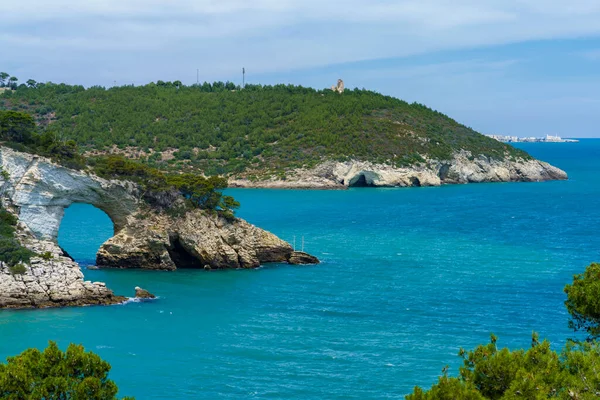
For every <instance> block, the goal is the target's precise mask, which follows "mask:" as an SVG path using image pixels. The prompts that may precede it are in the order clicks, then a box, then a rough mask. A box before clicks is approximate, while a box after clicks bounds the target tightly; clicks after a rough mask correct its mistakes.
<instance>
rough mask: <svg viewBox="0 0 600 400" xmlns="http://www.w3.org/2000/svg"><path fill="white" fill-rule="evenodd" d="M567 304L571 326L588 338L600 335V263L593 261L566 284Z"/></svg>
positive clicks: (595, 337) (593, 338)
mask: <svg viewBox="0 0 600 400" xmlns="http://www.w3.org/2000/svg"><path fill="white" fill-rule="evenodd" d="M565 293H566V294H567V301H566V302H565V305H566V307H567V311H568V312H569V314H570V315H571V320H570V321H569V326H570V327H571V328H573V329H574V330H576V331H577V330H582V331H585V332H586V333H587V334H588V340H595V339H598V337H599V336H600V264H598V263H592V264H591V265H590V266H589V267H587V268H586V270H585V272H584V273H583V274H578V275H575V276H574V277H573V283H572V284H570V285H567V286H565Z"/></svg>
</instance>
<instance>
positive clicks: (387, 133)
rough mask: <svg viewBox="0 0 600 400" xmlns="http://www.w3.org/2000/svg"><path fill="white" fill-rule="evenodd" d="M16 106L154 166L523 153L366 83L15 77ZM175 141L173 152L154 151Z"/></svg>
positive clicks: (85, 141) (398, 160)
mask: <svg viewBox="0 0 600 400" xmlns="http://www.w3.org/2000/svg"><path fill="white" fill-rule="evenodd" d="M2 107H5V108H12V107H23V108H24V109H26V110H29V112H32V113H35V114H36V118H37V120H38V122H39V124H41V125H44V124H50V126H52V127H54V128H55V129H56V130H57V131H59V132H61V134H62V135H63V136H64V138H66V139H72V140H75V141H76V142H77V144H78V145H79V146H82V147H84V148H89V149H108V148H111V147H112V146H113V145H115V144H116V145H117V146H118V147H119V148H121V149H122V150H126V149H127V148H130V147H133V148H136V149H146V150H147V149H152V151H149V152H147V153H146V156H149V157H148V159H147V162H148V163H150V164H152V165H154V166H156V167H159V168H160V169H163V170H168V169H172V170H177V171H181V170H182V169H186V168H187V169H189V170H198V169H199V170H202V171H203V172H204V173H205V174H207V175H214V174H227V173H232V174H239V173H242V172H245V171H251V170H257V171H261V172H262V171H271V172H275V173H279V172H281V171H282V170H285V169H288V168H293V167H299V166H312V165H314V164H315V163H317V162H319V161H321V160H322V159H323V158H329V159H336V160H346V159H349V158H353V159H360V160H370V161H375V162H388V163H392V164H395V165H409V164H416V163H420V162H422V161H423V158H422V156H428V157H432V158H436V159H447V158H449V157H451V155H452V153H453V151H456V150H458V149H466V150H470V151H471V152H472V153H473V155H474V156H479V155H484V156H486V157H490V158H495V159H504V158H505V157H507V156H516V157H523V158H529V156H528V155H527V154H526V153H524V152H522V151H520V150H517V149H515V148H513V147H512V146H507V145H505V144H502V143H500V142H497V141H495V140H493V139H490V138H487V137H485V136H483V135H480V134H478V133H477V132H475V131H473V130H472V129H470V128H467V127H465V126H463V125H461V124H459V123H457V122H456V121H454V120H452V119H450V118H448V117H447V116H445V115H443V114H441V113H439V112H436V111H433V110H431V109H429V108H427V107H425V106H423V105H420V104H408V103H406V102H404V101H402V100H398V99H395V98H392V97H388V96H383V95H380V94H378V93H374V92H370V91H366V90H348V91H346V92H345V93H344V94H342V95H338V94H336V93H334V92H332V91H329V90H322V91H317V90H314V89H310V88H304V87H300V86H286V85H276V86H260V85H247V86H246V87H245V89H240V88H239V87H237V86H235V85H233V84H231V83H223V82H216V83H213V84H208V83H204V84H202V85H194V86H183V85H182V84H181V82H173V83H171V82H162V81H159V82H157V83H156V84H154V83H151V84H148V85H145V86H140V87H134V86H123V87H114V88H111V89H105V88H102V87H91V88H89V89H85V88H83V87H82V86H68V85H64V84H60V85H57V84H52V83H47V84H42V83H37V84H36V85H35V86H34V87H33V86H32V87H27V86H26V85H22V86H20V87H19V88H18V90H16V91H14V92H7V93H5V94H3V95H1V96H0V108H2ZM167 149H175V150H177V151H176V152H175V153H174V154H173V155H174V157H175V158H174V159H173V160H170V161H163V160H161V158H160V154H159V155H156V154H157V153H160V152H164V151H165V150H167Z"/></svg>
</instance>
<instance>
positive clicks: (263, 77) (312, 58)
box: [0, 0, 600, 137]
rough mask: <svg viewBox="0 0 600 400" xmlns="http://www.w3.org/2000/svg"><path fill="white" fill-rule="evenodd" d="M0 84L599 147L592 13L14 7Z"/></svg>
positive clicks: (117, 1)
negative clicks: (314, 101)
mask: <svg viewBox="0 0 600 400" xmlns="http://www.w3.org/2000/svg"><path fill="white" fill-rule="evenodd" d="M2 10H3V11H2V15H3V17H2V21H1V22H0V46H1V48H2V53H1V54H2V56H0V70H2V71H6V72H9V73H11V74H13V75H16V76H18V77H19V78H20V79H21V80H22V81H24V80H27V79H29V78H33V79H35V80H38V81H53V82H68V83H79V84H83V85H86V86H90V85H94V84H100V85H105V86H110V85H112V84H113V82H115V81H116V82H117V84H130V83H135V84H144V83H147V82H149V81H156V80H158V79H162V80H177V79H179V80H181V81H183V82H185V83H194V82H195V81H196V69H197V68H198V69H199V70H200V79H201V80H207V81H213V80H231V81H235V82H236V83H238V82H240V81H241V68H242V66H244V67H245V68H246V70H247V81H249V82H256V83H279V82H284V83H295V84H302V85H305V86H313V87H317V88H320V87H329V86H331V85H332V84H333V83H334V82H335V81H336V80H337V79H338V78H342V79H344V81H345V82H346V85H347V86H349V87H355V86H356V87H361V88H362V87H364V88H367V89H372V90H376V91H378V92H381V93H384V94H389V95H392V96H396V97H399V98H402V99H404V100H407V101H418V102H420V103H424V104H426V105H428V106H430V107H432V108H435V109H437V110H440V111H442V112H444V113H446V114H448V115H450V116H451V117H453V118H455V119H457V120H458V121H460V122H462V123H464V124H466V125H469V126H471V127H473V128H475V129H477V130H479V131H480V132H483V133H497V134H511V135H519V136H540V135H545V134H558V135H561V136H564V137H599V136H600V128H599V127H600V1H598V0H593V1H591V0H571V1H568V2H565V1H564V0H561V1H558V0H419V1H416V0H395V1H392V0H370V1H364V0H345V1H332V0H320V1H318V0H303V1H299V0H245V1H241V0H143V1H142V0H86V1H74V0H53V1H51V2H50V1H47V0H20V1H19V2H10V3H9V4H3V6H2Z"/></svg>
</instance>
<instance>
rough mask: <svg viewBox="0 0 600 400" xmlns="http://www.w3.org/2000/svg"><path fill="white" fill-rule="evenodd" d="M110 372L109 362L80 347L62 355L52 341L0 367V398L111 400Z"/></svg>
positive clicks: (114, 392)
mask: <svg viewBox="0 0 600 400" xmlns="http://www.w3.org/2000/svg"><path fill="white" fill-rule="evenodd" d="M109 371H110V364H109V363H107V362H106V361H103V360H102V359H101V358H100V357H99V356H98V355H96V354H94V353H92V352H85V350H84V348H83V346H80V345H79V346H78V345H74V344H71V345H69V347H68V348H67V350H66V351H65V352H63V351H61V350H60V349H59V348H58V346H57V344H56V343H55V342H52V341H51V342H50V344H49V345H48V347H47V348H46V349H45V350H44V351H39V350H37V349H28V350H25V351H24V352H23V353H21V354H19V355H18V356H15V357H9V358H8V359H7V361H6V363H5V364H0V398H2V399H8V400H11V399H14V400H21V399H27V400H43V399H69V400H114V399H116V398H117V397H116V395H117V392H118V388H117V385H116V384H115V383H114V382H113V381H112V380H110V379H108V373H109ZM126 399H129V400H133V399H132V398H124V400H126Z"/></svg>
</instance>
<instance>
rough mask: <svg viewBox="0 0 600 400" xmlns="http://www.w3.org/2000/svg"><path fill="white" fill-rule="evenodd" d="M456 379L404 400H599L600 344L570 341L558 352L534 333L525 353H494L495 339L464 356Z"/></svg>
mask: <svg viewBox="0 0 600 400" xmlns="http://www.w3.org/2000/svg"><path fill="white" fill-rule="evenodd" d="M460 356H461V357H462V358H463V366H462V367H461V368H460V374H459V376H458V377H448V376H447V375H446V373H445V372H444V375H443V376H442V377H440V378H439V381H438V383H437V384H435V385H433V386H432V388H431V389H430V390H429V391H423V390H422V389H421V388H418V387H417V388H415V390H414V392H413V393H412V394H410V395H408V396H406V399H407V400H438V399H439V400H454V399H473V400H479V399H506V400H508V399H528V400H529V399H548V398H556V399H596V398H598V396H600V374H599V373H598V371H599V368H600V346H599V345H598V344H597V343H584V344H575V343H572V342H570V343H568V344H567V346H566V347H565V348H564V349H563V351H562V352H556V351H554V350H552V349H551V348H550V343H549V342H548V341H543V342H541V343H540V342H539V341H538V338H537V335H536V334H534V335H533V339H532V346H531V348H530V349H528V350H527V351H525V350H515V351H511V350H509V349H506V348H503V349H498V347H497V346H496V338H495V337H494V336H493V335H492V340H491V342H490V343H489V344H487V345H485V346H483V345H482V346H478V347H477V348H476V349H475V350H473V351H469V352H465V351H463V350H461V352H460Z"/></svg>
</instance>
